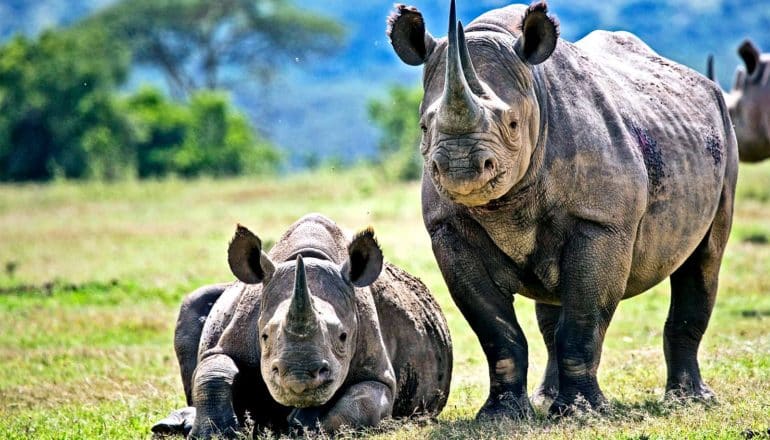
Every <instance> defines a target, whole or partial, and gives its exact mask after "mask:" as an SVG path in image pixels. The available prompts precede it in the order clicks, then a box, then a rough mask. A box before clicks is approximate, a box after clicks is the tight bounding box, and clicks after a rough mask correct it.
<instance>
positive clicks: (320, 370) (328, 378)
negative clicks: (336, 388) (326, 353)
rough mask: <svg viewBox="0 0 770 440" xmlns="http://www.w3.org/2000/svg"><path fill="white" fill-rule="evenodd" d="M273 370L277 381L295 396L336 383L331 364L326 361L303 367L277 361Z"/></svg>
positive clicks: (310, 363)
mask: <svg viewBox="0 0 770 440" xmlns="http://www.w3.org/2000/svg"><path fill="white" fill-rule="evenodd" d="M271 368H272V372H273V377H274V379H275V381H276V382H278V383H279V384H282V385H283V386H285V387H286V388H288V389H289V390H291V391H292V392H293V393H294V394H302V393H304V392H306V391H312V390H315V389H317V388H320V387H322V386H324V385H328V384H330V383H331V382H333V381H334V379H333V378H332V374H331V369H330V368H329V362H328V361H326V360H322V361H318V362H309V363H304V364H303V365H289V364H288V363H286V362H283V361H281V360H275V361H273V363H272V364H271Z"/></svg>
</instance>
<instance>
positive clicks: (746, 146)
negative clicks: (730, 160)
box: [708, 40, 770, 162]
mask: <svg viewBox="0 0 770 440" xmlns="http://www.w3.org/2000/svg"><path fill="white" fill-rule="evenodd" d="M738 55H740V56H741V58H742V59H743V63H744V65H745V66H744V67H739V68H738V70H737V71H736V72H735V80H734V81H733V88H732V90H730V92H725V102H726V103H727V108H728V109H729V110H730V117H731V118H732V120H733V124H734V125H735V136H736V138H737V139H738V156H739V157H740V160H741V162H759V161H761V160H765V159H767V158H768V157H770V54H767V53H765V54H763V53H761V51H760V50H759V48H758V47H756V46H755V45H754V43H752V42H751V41H750V40H745V41H744V42H743V43H742V44H741V45H740V47H739V48H738ZM713 63H714V58H713V57H709V61H708V77H709V78H710V79H712V80H714V81H716V80H715V77H714V66H713Z"/></svg>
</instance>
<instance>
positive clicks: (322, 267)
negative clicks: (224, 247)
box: [152, 215, 452, 438]
mask: <svg viewBox="0 0 770 440" xmlns="http://www.w3.org/2000/svg"><path fill="white" fill-rule="evenodd" d="M228 261H229V263H230V268H231V270H232V272H233V274H234V275H235V276H236V277H237V278H238V279H239V280H240V282H235V283H232V284H226V285H215V286H208V287H203V288H201V289H198V290H196V291H195V292H193V293H191V294H190V295H188V296H187V297H186V298H185V299H184V302H183V303H182V308H181V311H180V313H179V320H178V321H177V327H176V332H175V337H174V348H175V350H176V354H177V358H178V360H179V366H180V369H181V373H182V383H183V385H184V391H185V396H186V398H187V404H188V405H189V407H188V408H184V409H182V410H178V411H175V412H173V413H172V414H171V415H170V416H169V417H168V418H166V419H164V420H162V421H160V422H158V423H157V424H156V425H155V426H153V428H152V430H153V431H154V432H156V433H187V432H189V434H190V436H191V437H193V438H209V437H211V436H212V435H215V434H221V435H225V436H232V435H234V434H235V433H236V432H237V431H238V430H239V429H240V428H241V427H243V426H244V420H245V418H246V417H247V413H248V417H250V418H251V420H253V422H254V424H255V425H256V427H257V428H258V429H261V428H271V429H275V430H278V431H285V430H286V429H289V428H301V427H307V428H311V429H315V428H320V429H323V430H325V431H335V430H337V429H338V428H340V427H341V426H343V425H345V426H349V427H354V428H357V427H365V426H373V425H376V424H377V423H378V422H379V421H380V420H382V419H383V418H385V417H389V416H393V417H407V416H412V415H417V414H422V415H429V416H433V415H436V414H438V413H439V412H440V411H441V409H442V408H443V407H444V405H445V404H446V400H447V396H448V393H449V382H450V379H451V374H452V346H451V345H452V344H451V341H450V339H449V332H448V330H447V325H446V321H445V320H444V316H443V315H442V313H441V310H440V309H439V307H438V305H437V304H436V302H435V301H434V299H433V298H432V297H431V295H430V293H429V292H428V289H427V288H426V287H425V285H423V284H422V282H420V281H419V280H418V279H416V278H414V277H412V276H410V275H409V274H407V273H406V272H404V271H403V270H401V269H399V268H397V267H395V266H393V265H391V264H389V263H383V259H382V252H381V251H380V248H379V246H378V244H377V242H376V241H375V239H374V234H373V232H372V230H371V229H367V230H365V231H363V232H360V233H358V234H357V235H356V236H355V237H354V238H353V240H352V241H351V242H348V240H347V239H346V238H345V236H344V235H343V233H342V232H341V231H340V229H339V228H338V227H337V225H336V224H334V223H333V222H332V221H331V220H329V219H327V218H325V217H323V216H320V215H310V216H306V217H303V218H302V219H300V220H298V221H297V222H296V223H295V224H293V225H292V226H291V228H289V230H288V231H287V232H286V233H285V234H284V235H283V236H282V237H281V239H280V240H279V241H278V243H277V244H276V245H275V246H274V247H273V248H272V250H271V251H270V254H269V255H268V254H265V253H264V252H262V243H261V241H260V239H259V238H257V236H256V235H254V234H252V233H251V232H250V231H249V230H248V229H246V228H245V227H243V226H240V225H239V226H238V229H237V230H236V233H235V236H234V237H233V239H232V242H231V243H230V248H229V250H228ZM380 317H382V319H381V318H380ZM255 432H256V430H255Z"/></svg>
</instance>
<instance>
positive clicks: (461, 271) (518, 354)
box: [431, 222, 532, 418]
mask: <svg viewBox="0 0 770 440" xmlns="http://www.w3.org/2000/svg"><path fill="white" fill-rule="evenodd" d="M462 230H463V232H464V234H465V235H463V234H460V233H459V232H458V230H457V229H455V227H454V226H453V225H451V224H443V225H441V226H439V227H438V228H436V229H432V230H431V239H432V242H433V253H434V254H435V256H436V260H437V262H438V265H439V268H440V269H441V273H442V275H443V276H444V280H445V281H446V283H447V286H448V287H449V292H450V294H451V295H452V299H453V300H454V302H455V304H457V307H458V308H459V309H460V312H462V314H463V316H464V317H465V319H466V321H468V323H469V324H470V326H471V328H472V329H473V331H474V332H475V333H476V336H477V337H478V339H479V342H480V343H481V347H482V349H483V350H484V354H485V355H486V358H487V364H488V368H489V383H490V390H489V396H488V398H487V400H486V402H485V403H484V405H483V406H482V408H481V410H479V412H478V414H477V415H476V417H477V418H484V417H498V416H507V417H513V418H527V417H530V416H531V415H532V406H531V405H530V403H529V398H528V397H527V367H528V359H527V355H528V352H527V350H528V349H527V340H526V338H525V336H524V332H523V331H522V330H521V327H520V326H519V323H518V321H517V320H516V314H515V313H514V309H513V296H512V294H511V293H509V292H503V291H502V290H501V288H500V287H499V286H498V284H497V283H496V282H495V281H493V279H492V274H497V275H499V276H500V278H501V279H504V278H505V276H506V275H505V273H506V272H507V270H508V269H507V268H506V265H507V260H506V257H505V256H504V254H502V252H501V251H499V250H498V249H497V247H496V246H495V244H494V243H492V241H491V240H490V239H489V237H488V236H487V235H486V233H484V231H483V230H480V227H478V226H477V225H476V226H474V224H473V223H471V222H466V223H464V224H463V226H462ZM471 234H473V235H474V239H472V240H470V239H466V238H465V237H466V236H467V235H471ZM512 288H513V289H515V288H516V286H512ZM514 291H515V290H514Z"/></svg>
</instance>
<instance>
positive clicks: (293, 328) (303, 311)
mask: <svg viewBox="0 0 770 440" xmlns="http://www.w3.org/2000/svg"><path fill="white" fill-rule="evenodd" d="M317 326H318V322H317V321H316V316H315V311H314V310H313V302H312V299H311V298H310V290H309V289H308V287H307V278H306V274H305V262H304V261H303V260H302V256H301V255H298V256H297V268H296V272H295V274H294V293H293V294H292V297H291V304H289V311H288V313H287V314H286V330H287V331H288V332H290V333H292V334H295V335H298V336H303V335H307V334H309V333H310V332H312V331H313V330H314V329H315V328H316V327H317Z"/></svg>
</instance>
